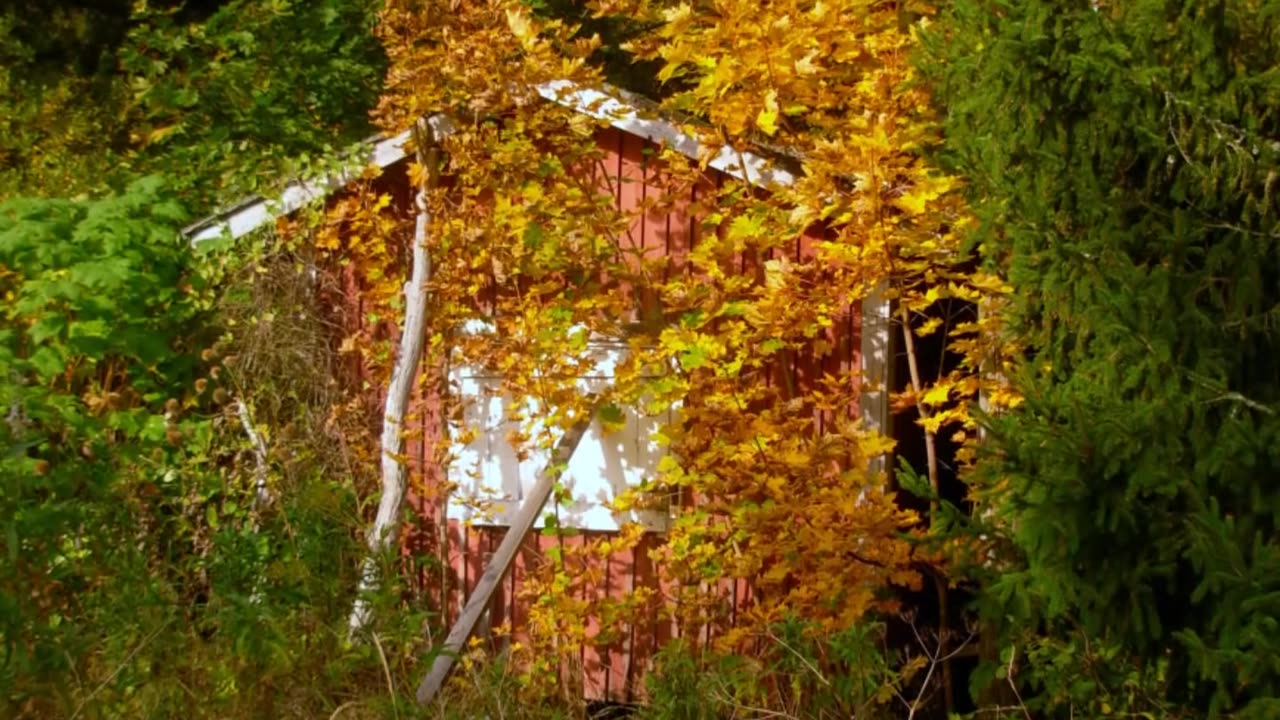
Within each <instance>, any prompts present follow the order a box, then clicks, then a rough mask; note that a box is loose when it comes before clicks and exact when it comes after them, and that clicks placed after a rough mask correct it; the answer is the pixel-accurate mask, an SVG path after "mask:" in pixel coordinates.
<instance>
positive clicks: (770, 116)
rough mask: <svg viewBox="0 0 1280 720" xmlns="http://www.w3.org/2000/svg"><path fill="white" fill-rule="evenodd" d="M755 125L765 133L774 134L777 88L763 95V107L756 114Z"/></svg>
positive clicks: (775, 130) (776, 112)
mask: <svg viewBox="0 0 1280 720" xmlns="http://www.w3.org/2000/svg"><path fill="white" fill-rule="evenodd" d="M756 127H758V128H760V129H761V130H763V131H764V133H765V134H766V135H774V134H775V133H777V132H778V91H777V90H770V91H769V93H768V94H767V95H765V96H764V107H763V108H761V109H760V114H758V115H756Z"/></svg>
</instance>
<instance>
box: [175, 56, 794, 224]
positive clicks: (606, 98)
mask: <svg viewBox="0 0 1280 720" xmlns="http://www.w3.org/2000/svg"><path fill="white" fill-rule="evenodd" d="M602 88H603V89H595V88H590V87H585V86H581V85H578V84H575V83H572V82H569V81H567V80H557V81H553V82H549V83H543V84H542V85H539V86H538V88H537V90H538V94H539V95H540V96H542V97H543V98H545V99H547V100H550V101H551V102H554V103H557V104H559V105H562V106H565V107H567V108H569V109H571V110H573V111H574V112H577V113H581V114H583V115H587V116H589V117H594V118H597V119H600V120H605V121H607V122H608V123H609V124H610V125H611V126H612V127H615V128H617V129H619V130H621V131H623V132H626V133H630V134H632V135H636V136H639V137H642V138H645V139H646V140H650V141H652V142H655V143H660V144H665V145H667V146H668V147H670V148H672V149H673V150H675V151H676V152H679V153H680V154H682V155H684V156H685V157H688V158H690V159H692V160H695V161H701V157H700V153H701V152H702V149H703V144H702V142H701V141H699V140H698V139H697V138H696V137H694V136H692V135H690V134H689V133H686V132H684V131H683V130H681V129H680V128H679V127H678V126H677V125H676V124H675V123H673V122H671V121H670V120H667V119H664V118H662V117H659V116H658V114H657V113H656V112H652V111H642V110H641V109H640V107H639V103H638V102H632V101H629V100H628V98H627V95H628V93H626V92H624V91H622V90H619V89H617V88H613V87H611V86H609V85H604V86H602ZM427 122H428V123H430V124H431V126H432V129H433V130H435V132H436V135H437V136H442V135H446V134H448V133H449V132H450V131H451V130H452V129H453V123H452V121H451V120H450V119H449V118H448V117H446V116H445V115H443V114H436V115H432V116H431V117H430V118H428V120H427ZM409 137H410V133H409V132H408V131H405V132H402V133H400V134H399V135H395V136H393V137H385V138H381V139H376V140H373V141H366V142H363V143H360V144H358V145H356V146H354V147H352V148H351V149H350V150H349V151H348V152H347V153H346V155H347V156H348V157H350V158H355V159H358V160H359V162H353V163H351V164H350V165H349V166H348V167H345V168H343V169H342V170H339V171H338V172H336V173H333V174H331V175H329V176H327V177H323V178H319V179H316V180H306V181H298V182H293V183H290V184H289V185H287V186H286V187H285V189H284V191H283V192H282V193H281V194H280V196H279V197H277V198H275V199H268V198H264V197H252V198H248V199H246V200H243V201H241V202H240V203H237V204H236V205H234V206H232V207H230V208H228V209H227V210H224V211H222V212H219V213H217V214H215V215H213V216H211V217H208V218H205V219H204V220H201V221H200V222H197V223H194V224H192V225H190V226H188V227H187V228H185V229H184V230H183V233H182V234H183V235H184V236H186V237H187V238H189V239H190V240H191V243H192V244H193V245H197V244H199V243H201V242H203V241H205V240H209V239H212V238H217V237H227V236H229V237H230V238H232V239H235V238H239V237H242V236H244V235H247V234H248V233H251V232H253V231H254V230H257V229H258V228H260V227H262V226H264V225H266V224H267V223H269V222H271V221H273V220H275V219H276V218H278V217H282V216H284V215H288V214H290V213H293V212H296V211H297V210H299V209H301V208H303V207H305V206H306V205H307V204H309V203H311V202H314V201H316V200H319V199H321V198H324V197H325V196H327V195H328V194H329V193H332V192H333V191H335V190H338V189H339V188H342V187H344V186H346V185H347V184H349V183H350V182H352V181H353V180H355V179H356V178H358V177H359V176H360V173H361V172H362V171H363V170H364V168H365V166H367V165H368V164H370V163H371V164H373V165H375V166H377V167H379V168H387V167H390V166H391V165H394V164H396V163H398V162H400V161H401V160H403V159H404V158H405V157H406V156H407V155H408V152H407V148H406V146H407V144H408V142H409ZM708 165H709V166H710V167H712V168H714V169H716V170H718V171H720V172H723V173H724V174H726V175H729V176H731V177H735V178H738V179H739V180H743V181H745V182H747V183H750V184H751V185H755V186H757V187H765V188H767V187H769V186H770V185H791V184H793V183H794V182H795V180H796V177H795V175H794V174H792V173H791V172H789V171H788V170H786V169H783V168H780V167H775V166H774V164H773V163H772V162H770V161H769V160H767V159H766V158H764V157H761V156H760V155H758V154H756V153H753V152H750V151H742V152H738V151H735V150H734V149H732V148H729V147H724V148H721V149H720V151H719V152H718V153H716V155H715V156H714V157H712V158H711V160H710V161H709V162H708Z"/></svg>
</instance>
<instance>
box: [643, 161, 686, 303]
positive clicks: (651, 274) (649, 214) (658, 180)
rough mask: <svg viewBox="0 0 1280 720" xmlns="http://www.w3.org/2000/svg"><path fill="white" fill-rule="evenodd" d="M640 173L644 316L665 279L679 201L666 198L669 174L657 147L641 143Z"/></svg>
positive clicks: (670, 197)
mask: <svg viewBox="0 0 1280 720" xmlns="http://www.w3.org/2000/svg"><path fill="white" fill-rule="evenodd" d="M640 152H641V161H642V162H641V170H642V171H643V182H644V185H643V193H642V195H643V198H642V201H643V203H644V207H645V211H644V215H643V217H642V221H643V224H644V232H643V245H644V251H643V255H642V258H641V259H642V262H643V265H644V269H645V279H646V282H645V288H644V291H643V292H642V293H641V307H642V308H643V310H644V311H645V312H646V313H647V312H650V311H656V310H657V309H658V307H657V303H658V293H657V291H656V286H658V285H659V284H660V283H662V282H663V281H664V280H665V279H666V276H667V269H668V267H669V266H670V264H671V262H670V255H671V250H670V244H671V243H670V239H669V235H670V233H671V215H672V211H673V210H674V208H675V206H676V205H679V204H682V203H680V202H679V201H680V198H677V197H673V196H670V195H669V191H670V187H669V185H670V184H671V182H672V179H671V175H670V173H669V172H668V171H667V170H666V168H665V167H664V166H663V163H662V160H661V158H660V157H659V155H660V151H659V148H658V146H656V145H654V144H652V143H648V142H646V143H643V144H642V146H641V148H640Z"/></svg>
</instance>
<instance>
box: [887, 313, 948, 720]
mask: <svg viewBox="0 0 1280 720" xmlns="http://www.w3.org/2000/svg"><path fill="white" fill-rule="evenodd" d="M899 315H901V317H902V342H903V345H904V346H905V348H906V351H907V368H908V370H910V372H911V391H912V393H914V394H915V397H916V409H917V410H919V412H920V417H921V418H924V419H928V418H929V410H928V408H926V407H925V406H924V404H923V403H922V402H920V393H921V392H923V388H924V383H923V381H922V380H921V377H920V360H919V354H918V353H917V352H916V338H915V333H914V332H912V330H911V313H910V312H909V311H908V310H907V307H906V306H905V305H902V306H901V308H900V310H899ZM924 451H925V458H926V463H927V466H928V473H929V486H930V487H931V488H933V494H934V497H935V498H936V497H940V496H941V495H942V483H941V478H940V477H939V476H938V441H937V435H936V433H934V432H932V431H930V430H928V429H926V430H925V431H924ZM937 515H938V502H937V500H934V501H932V502H930V503H929V524H930V525H931V526H932V525H933V523H935V522H937ZM934 587H935V589H936V590H937V594H938V655H939V656H940V657H942V658H943V660H942V698H943V702H944V705H945V707H946V711H947V715H948V716H949V715H951V713H952V712H953V711H954V709H955V689H954V686H953V683H952V680H951V661H950V659H948V658H947V657H946V656H947V649H946V643H947V635H948V630H949V629H950V628H949V627H948V625H949V624H950V622H951V620H950V618H949V617H948V616H949V614H950V613H949V612H948V608H947V602H948V597H947V596H948V593H947V581H946V579H945V578H943V577H942V576H941V575H935V577H934Z"/></svg>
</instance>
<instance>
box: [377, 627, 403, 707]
mask: <svg viewBox="0 0 1280 720" xmlns="http://www.w3.org/2000/svg"><path fill="white" fill-rule="evenodd" d="M369 635H370V636H371V637H372V638H373V646H374V647H375V648H377V650H378V659H379V660H381V661H382V673H383V675H385V676H386V678H387V694H388V695H390V696H391V712H392V713H394V714H395V717H396V720H399V718H400V703H399V702H398V701H397V699H396V684H395V682H393V681H392V680H391V666H390V665H388V664H387V654H386V653H385V652H383V650H382V640H380V639H379V638H378V633H376V632H374V633H370V634H369Z"/></svg>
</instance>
